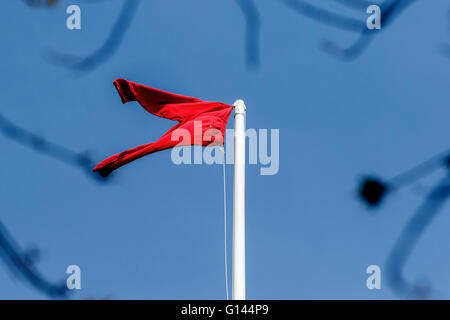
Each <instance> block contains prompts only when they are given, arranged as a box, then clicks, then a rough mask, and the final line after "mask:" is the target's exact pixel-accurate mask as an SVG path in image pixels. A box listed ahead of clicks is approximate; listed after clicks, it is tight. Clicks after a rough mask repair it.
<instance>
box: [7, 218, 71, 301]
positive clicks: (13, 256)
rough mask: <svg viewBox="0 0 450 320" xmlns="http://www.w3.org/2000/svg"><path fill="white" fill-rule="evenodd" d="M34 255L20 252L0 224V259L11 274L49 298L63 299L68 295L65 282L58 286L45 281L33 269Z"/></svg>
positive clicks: (34, 268)
mask: <svg viewBox="0 0 450 320" xmlns="http://www.w3.org/2000/svg"><path fill="white" fill-rule="evenodd" d="M35 255H36V251H34V252H24V251H22V250H21V249H20V248H19V246H18V245H17V243H16V241H15V240H14V239H13V237H12V236H11V234H10V233H9V232H8V231H7V230H6V228H5V227H4V226H3V224H2V223H1V222H0V257H2V259H3V260H4V261H5V263H6V265H7V266H8V268H9V269H10V270H11V272H12V273H13V274H14V275H15V276H16V277H18V278H21V279H22V280H25V281H27V282H28V283H29V284H30V285H32V286H33V287H34V288H35V289H37V290H38V291H39V292H41V293H43V294H45V295H47V296H48V297H50V298H54V299H61V298H65V297H66V296H67V293H68V289H67V285H66V283H65V281H63V282H61V283H60V284H53V283H51V282H49V281H48V280H46V279H45V278H44V277H43V276H42V274H41V273H40V272H39V270H38V269H37V268H36V267H35V262H34V261H35V258H34V256H35Z"/></svg>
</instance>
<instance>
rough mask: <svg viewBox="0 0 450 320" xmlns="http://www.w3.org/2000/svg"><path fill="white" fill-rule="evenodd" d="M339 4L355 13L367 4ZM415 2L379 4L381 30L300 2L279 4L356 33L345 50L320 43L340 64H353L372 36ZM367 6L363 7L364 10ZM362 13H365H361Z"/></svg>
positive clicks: (345, 1)
mask: <svg viewBox="0 0 450 320" xmlns="http://www.w3.org/2000/svg"><path fill="white" fill-rule="evenodd" d="M338 1H339V3H341V4H343V5H346V6H351V7H353V8H355V9H365V8H367V7H368V6H369V5H370V3H369V2H366V1H357V0H353V1H352V0H338ZM415 1H416V0H385V1H383V2H382V3H381V4H379V6H380V9H381V23H382V28H381V30H376V29H374V30H370V29H368V28H367V26H366V22H365V21H360V20H358V19H353V18H349V17H345V16H341V15H338V14H335V13H332V12H330V11H327V10H325V9H322V8H319V7H317V6H314V5H312V4H310V3H308V2H306V1H303V0H281V2H282V3H284V4H285V5H286V6H288V7H289V8H290V9H292V10H294V11H296V12H297V13H299V14H301V15H303V16H306V17H309V18H312V19H315V20H318V21H320V22H322V23H324V24H328V25H331V26H334V27H337V28H339V29H342V30H347V31H353V32H358V33H359V38H358V39H357V40H356V41H355V42H354V43H353V44H351V45H350V46H349V47H347V48H341V47H340V46H338V45H336V44H335V43H334V42H332V41H330V40H323V41H322V42H321V45H320V46H321V48H322V49H323V50H324V51H325V52H327V53H329V54H332V55H334V56H335V57H337V58H340V59H342V60H347V61H349V60H354V59H356V58H358V57H359V56H360V55H361V54H362V53H363V52H364V50H365V49H366V48H367V47H368V46H369V44H370V43H371V42H372V41H373V39H374V36H375V35H376V34H378V33H379V32H380V31H382V30H384V29H385V28H386V27H388V26H389V25H390V24H391V23H392V22H393V21H394V18H395V17H396V16H398V15H399V14H400V13H402V12H403V11H404V10H405V9H407V8H408V7H409V6H410V5H412V4H413V3H414V2H415ZM366 5H367V6H366ZM364 12H365V11H364Z"/></svg>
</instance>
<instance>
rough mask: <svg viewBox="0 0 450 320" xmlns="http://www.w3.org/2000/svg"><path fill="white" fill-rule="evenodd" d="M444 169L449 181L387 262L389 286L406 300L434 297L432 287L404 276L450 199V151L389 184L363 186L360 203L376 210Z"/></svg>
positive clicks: (434, 192) (378, 181)
mask: <svg viewBox="0 0 450 320" xmlns="http://www.w3.org/2000/svg"><path fill="white" fill-rule="evenodd" d="M441 167H444V168H446V169H447V170H448V172H447V175H446V177H445V178H443V179H442V180H441V181H440V182H438V183H437V184H436V186H435V187H433V189H432V190H431V191H430V192H429V194H428V195H427V197H426V199H425V201H424V202H423V203H422V205H421V206H420V207H419V208H418V210H417V211H416V213H415V214H414V215H413V217H412V218H411V219H410V220H409V222H408V223H407V225H406V226H405V228H404V229H403V231H402V233H401V235H400V237H399V238H398V240H397V242H396V243H395V245H394V247H393V248H392V250H391V253H390V254H389V257H388V259H387V263H386V268H387V274H388V282H389V284H390V286H391V287H392V288H393V289H394V291H395V292H396V293H397V294H400V295H403V296H406V297H414V298H430V297H431V296H432V295H433V291H432V290H431V288H430V287H426V286H421V285H418V284H411V283H409V282H408V281H407V280H406V279H405V277H404V275H403V270H404V268H405V265H406V262H407V260H408V258H409V257H410V255H411V253H412V252H413V249H414V248H415V246H416V245H417V243H418V241H419V239H420V237H421V236H422V235H423V234H424V232H425V231H426V229H427V228H428V227H429V226H430V225H431V222H432V221H433V220H434V219H435V218H436V217H437V214H438V213H439V211H440V210H441V209H442V208H443V205H444V204H445V201H446V200H447V199H448V198H449V197H450V151H445V152H443V153H440V154H438V155H436V156H434V157H432V158H431V159H429V160H427V161H425V162H423V163H421V164H419V165H418V166H416V167H414V168H412V169H409V170H407V171H405V172H404V173H402V174H399V175H397V176H396V177H394V178H393V179H390V180H389V181H383V180H381V179H379V178H375V177H366V178H365V179H364V180H363V181H362V183H361V185H360V189H359V196H360V198H361V200H362V201H363V202H365V203H366V204H367V205H369V206H370V207H376V206H379V205H380V204H381V202H382V200H383V199H384V198H385V197H386V195H387V194H388V193H390V192H393V191H394V190H398V189H399V188H401V187H404V186H406V185H408V184H411V183H414V182H416V181H417V180H418V179H420V178H422V177H424V176H425V175H427V174H429V173H431V172H432V171H434V170H436V169H438V168H441Z"/></svg>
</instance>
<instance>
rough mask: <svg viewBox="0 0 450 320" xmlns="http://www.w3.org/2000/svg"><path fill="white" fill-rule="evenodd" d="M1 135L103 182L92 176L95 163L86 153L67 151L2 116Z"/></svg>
mask: <svg viewBox="0 0 450 320" xmlns="http://www.w3.org/2000/svg"><path fill="white" fill-rule="evenodd" d="M0 134H2V135H3V136H5V137H6V138H8V139H11V140H13V141H16V142H18V143H20V144H22V145H24V146H26V147H29V148H31V149H33V150H34V151H36V152H38V153H42V154H45V155H47V156H49V157H52V158H54V159H57V160H59V161H61V162H64V163H66V164H69V165H71V166H74V167H77V168H80V169H81V170H82V171H83V172H84V173H86V174H88V175H89V177H91V178H92V179H95V180H96V181H99V182H103V181H104V179H99V178H98V175H96V174H92V168H94V166H95V162H94V161H93V160H92V159H91V157H90V156H89V155H88V154H86V153H79V152H75V151H72V150H69V149H67V148H66V147H64V146H60V145H58V144H55V143H52V142H49V141H47V140H46V139H44V138H42V137H41V136H39V135H36V134H34V133H31V132H28V131H27V130H25V129H22V128H20V127H19V126H17V125H16V124H14V123H13V122H11V121H10V120H8V119H6V118H5V117H4V116H3V115H1V114H0Z"/></svg>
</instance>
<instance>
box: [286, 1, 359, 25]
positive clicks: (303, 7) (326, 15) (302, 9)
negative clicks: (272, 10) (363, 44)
mask: <svg viewBox="0 0 450 320" xmlns="http://www.w3.org/2000/svg"><path fill="white" fill-rule="evenodd" d="M281 2H282V3H284V4H285V5H286V6H287V7H288V8H289V9H291V10H293V11H295V12H297V13H299V14H301V15H303V16H305V17H308V18H311V19H314V20H318V21H320V22H322V23H324V24H328V25H330V26H332V27H336V28H339V29H344V30H348V31H354V32H359V31H360V30H361V29H362V27H363V26H365V23H364V22H362V21H360V20H357V19H353V18H348V17H345V16H341V15H339V14H336V13H333V12H330V11H328V10H325V9H322V8H320V7H317V6H315V5H312V4H310V3H308V2H306V1H303V0H281Z"/></svg>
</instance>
